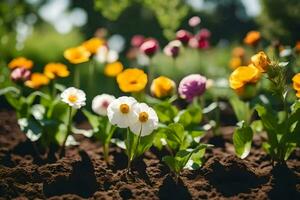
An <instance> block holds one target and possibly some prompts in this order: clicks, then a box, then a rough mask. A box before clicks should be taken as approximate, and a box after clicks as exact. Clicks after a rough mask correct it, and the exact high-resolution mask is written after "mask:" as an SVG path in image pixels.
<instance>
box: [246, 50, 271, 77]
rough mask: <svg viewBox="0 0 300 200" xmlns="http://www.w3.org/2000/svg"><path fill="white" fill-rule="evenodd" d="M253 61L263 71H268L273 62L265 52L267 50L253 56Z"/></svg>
mask: <svg viewBox="0 0 300 200" xmlns="http://www.w3.org/2000/svg"><path fill="white" fill-rule="evenodd" d="M251 62H252V63H253V65H254V66H255V67H257V68H258V69H259V70H260V71H261V72H266V71H267V69H268V67H269V65H270V64H271V62H270V59H269V58H268V56H267V55H266V54H265V52H263V51H260V52H258V53H257V54H255V55H254V56H252V57H251Z"/></svg>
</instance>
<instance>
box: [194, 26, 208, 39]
mask: <svg viewBox="0 0 300 200" xmlns="http://www.w3.org/2000/svg"><path fill="white" fill-rule="evenodd" d="M210 36H211V33H210V31H209V30H208V29H206V28H202V29H201V30H200V31H199V32H198V33H197V35H196V37H197V38H198V40H204V39H209V38H210Z"/></svg>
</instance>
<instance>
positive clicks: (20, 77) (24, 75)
mask: <svg viewBox="0 0 300 200" xmlns="http://www.w3.org/2000/svg"><path fill="white" fill-rule="evenodd" d="M30 75H31V72H30V71H29V70H28V69H25V68H16V69H14V70H13V71H12V72H11V74H10V78H11V80H13V81H14V82H25V81H27V80H28V79H29V78H30Z"/></svg>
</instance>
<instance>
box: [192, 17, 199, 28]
mask: <svg viewBox="0 0 300 200" xmlns="http://www.w3.org/2000/svg"><path fill="white" fill-rule="evenodd" d="M200 22H201V19H200V17H198V16H194V17H191V18H190V19H189V25H190V26H191V27H196V26H198V25H199V24H200Z"/></svg>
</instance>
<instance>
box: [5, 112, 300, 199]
mask: <svg viewBox="0 0 300 200" xmlns="http://www.w3.org/2000/svg"><path fill="white" fill-rule="evenodd" d="M87 126H88V125H87V123H83V124H81V127H87ZM221 132H222V135H221V136H218V137H216V136H212V134H211V133H208V134H207V137H206V138H204V140H205V142H210V143H212V144H214V145H215V147H214V148H212V149H210V150H208V151H207V154H206V162H205V163H204V165H203V167H202V168H201V169H199V170H195V171H188V170H185V171H183V173H182V174H181V176H180V180H179V182H178V184H176V183H175V182H174V179H173V177H172V175H170V172H169V169H168V167H167V166H166V165H164V163H162V162H161V161H160V160H159V158H161V156H162V154H164V153H163V152H159V151H157V150H156V149H154V148H153V149H151V150H150V151H148V152H146V153H145V155H144V156H143V157H142V158H141V159H139V160H137V161H136V162H135V163H134V170H133V174H132V175H128V174H127V173H126V165H127V158H126V155H125V154H124V152H123V150H121V149H119V148H117V147H112V148H111V150H110V159H111V165H110V166H107V165H106V164H105V162H104V161H103V156H102V155H103V154H102V148H101V145H100V142H99V141H93V140H91V139H88V138H85V137H83V136H78V137H76V140H77V141H79V142H80V145H79V146H72V147H68V148H67V150H66V156H65V157H64V158H62V159H59V160H56V161H55V160H51V159H50V160H48V161H47V162H46V163H45V162H40V161H39V160H38V159H37V155H36V153H35V151H34V148H33V146H32V144H31V143H30V142H28V141H27V140H26V138H25V136H24V135H23V133H22V132H21V131H20V130H19V128H18V126H17V123H16V117H15V114H14V113H13V112H8V111H1V112H0V199H46V198H49V199H83V198H89V199H143V200H146V199H151V200H155V199H171V200H174V199H175V200H176V199H259V200H261V199H300V161H299V159H300V150H299V149H297V150H296V151H295V153H293V155H292V156H291V158H290V160H289V161H288V162H287V165H277V166H275V167H272V163H271V162H270V158H269V157H268V156H267V155H266V154H265V153H264V151H263V150H262V149H261V144H262V140H263V139H262V138H263V137H262V136H260V135H257V136H256V137H255V138H254V145H253V148H252V150H251V154H250V156H249V157H247V159H245V160H241V159H238V158H237V157H236V156H234V148H233V145H232V141H231V136H232V132H233V128H232V127H223V128H222V129H221Z"/></svg>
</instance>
